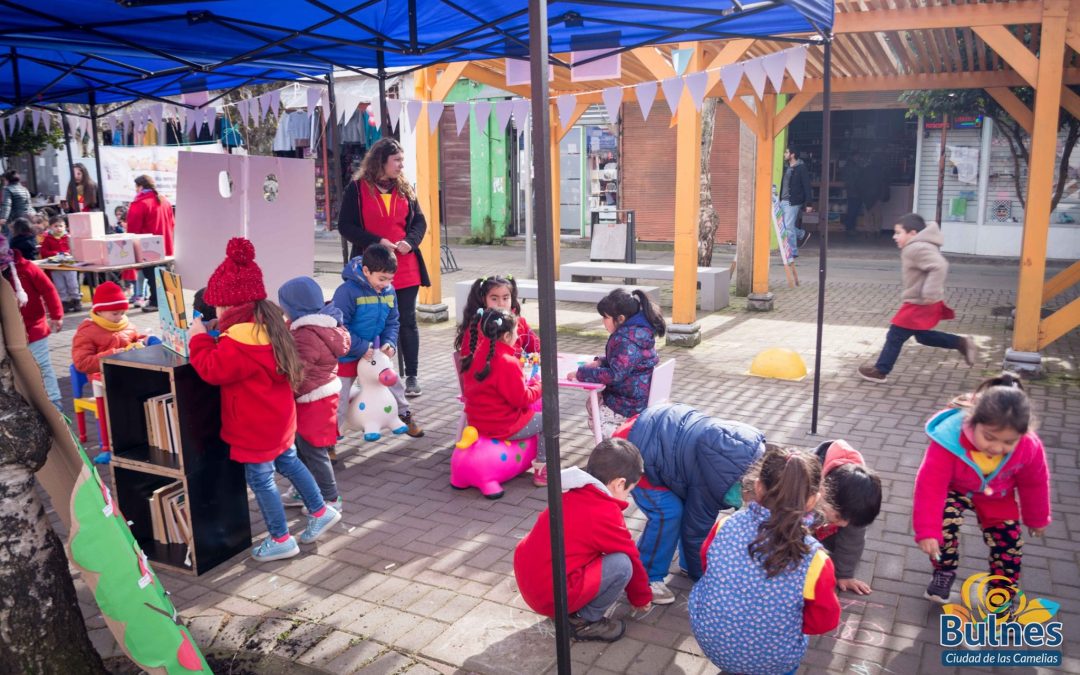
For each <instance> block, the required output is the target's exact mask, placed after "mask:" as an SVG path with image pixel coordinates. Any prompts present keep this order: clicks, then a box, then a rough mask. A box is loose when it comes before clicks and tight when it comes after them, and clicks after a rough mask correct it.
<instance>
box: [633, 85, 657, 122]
mask: <svg viewBox="0 0 1080 675" xmlns="http://www.w3.org/2000/svg"><path fill="white" fill-rule="evenodd" d="M634 90H635V91H636V92H637V102H638V106H639V107H640V108H641V116H642V118H644V119H645V120H648V119H649V111H650V110H652V104H653V101H655V100H656V83H655V82H642V83H641V84H639V85H638V86H636V87H634Z"/></svg>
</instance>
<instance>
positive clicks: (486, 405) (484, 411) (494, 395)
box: [461, 340, 540, 438]
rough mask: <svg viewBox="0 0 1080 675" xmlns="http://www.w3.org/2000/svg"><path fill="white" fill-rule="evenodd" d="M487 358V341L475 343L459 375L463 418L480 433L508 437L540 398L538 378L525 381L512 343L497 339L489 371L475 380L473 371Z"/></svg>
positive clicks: (524, 422)
mask: <svg viewBox="0 0 1080 675" xmlns="http://www.w3.org/2000/svg"><path fill="white" fill-rule="evenodd" d="M488 344H490V342H489V343H488ZM487 360H488V345H484V346H482V347H478V348H477V350H476V357H475V358H474V359H473V363H472V367H470V368H469V372H467V373H465V374H464V375H463V376H462V378H461V387H462V393H463V395H464V396H465V418H466V419H467V420H468V421H469V424H470V425H472V426H474V427H476V430H477V431H479V432H480V434H481V435H483V436H487V437H488V438H509V437H510V436H513V435H514V434H515V433H517V432H518V431H521V429H522V428H523V427H524V426H525V425H526V424H528V423H529V420H531V419H532V417H533V415H535V414H536V413H535V412H534V411H533V410H532V408H531V407H530V406H532V404H533V403H535V402H536V401H538V400H539V399H540V381H539V380H532V381H530V382H529V383H527V384H526V382H525V374H524V373H523V372H522V370H521V363H520V362H519V361H518V359H517V356H515V355H514V347H513V346H512V345H508V344H506V343H505V342H503V341H501V340H497V341H496V342H495V354H494V355H493V356H492V359H491V372H489V373H488V376H487V377H486V378H484V379H483V381H480V382H478V381H477V380H476V373H479V372H480V371H481V370H483V369H484V367H485V366H486V365H487Z"/></svg>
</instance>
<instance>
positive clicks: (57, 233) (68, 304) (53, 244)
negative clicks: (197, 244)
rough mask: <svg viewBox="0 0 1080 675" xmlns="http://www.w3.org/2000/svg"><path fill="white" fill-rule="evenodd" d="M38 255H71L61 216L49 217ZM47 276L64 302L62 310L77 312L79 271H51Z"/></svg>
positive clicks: (79, 294)
mask: <svg viewBox="0 0 1080 675" xmlns="http://www.w3.org/2000/svg"><path fill="white" fill-rule="evenodd" d="M38 255H40V256H41V257H42V258H51V257H53V256H56V255H66V256H69V257H70V256H71V237H69V236H68V233H67V221H65V220H64V217H63V216H53V217H52V218H50V219H49V229H48V231H47V232H46V233H45V237H44V239H42V240H41V248H40V249H39V251H38ZM49 278H50V279H52V282H53V284H54V285H55V286H56V291H57V292H58V293H59V294H60V300H61V301H63V303H64V310H65V311H70V312H77V311H79V310H80V309H82V289H80V288H79V273H78V272H76V271H74V270H69V271H63V272H61V271H52V272H49Z"/></svg>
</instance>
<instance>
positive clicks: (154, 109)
mask: <svg viewBox="0 0 1080 675" xmlns="http://www.w3.org/2000/svg"><path fill="white" fill-rule="evenodd" d="M164 108H165V106H163V105H162V104H160V103H155V104H154V105H152V106H150V121H151V122H153V124H154V130H155V131H157V132H158V134H164V131H162V129H161V115H162V113H163V112H164ZM158 141H159V142H161V143H164V142H165V138H164V136H161V137H159V138H158Z"/></svg>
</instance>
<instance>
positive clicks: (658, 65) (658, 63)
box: [630, 47, 675, 80]
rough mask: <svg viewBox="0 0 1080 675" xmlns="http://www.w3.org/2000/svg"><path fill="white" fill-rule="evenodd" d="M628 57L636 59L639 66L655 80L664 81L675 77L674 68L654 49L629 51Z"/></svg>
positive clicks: (645, 48)
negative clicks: (643, 67)
mask: <svg viewBox="0 0 1080 675" xmlns="http://www.w3.org/2000/svg"><path fill="white" fill-rule="evenodd" d="M630 56H632V57H634V58H635V59H637V60H638V61H639V62H640V63H641V65H643V66H645V68H646V69H647V70H648V71H649V72H650V73H651V74H652V76H653V77H655V78H656V79H657V80H666V79H668V78H669V77H675V68H674V66H672V65H671V63H670V62H668V60H667V59H666V58H664V55H663V54H662V53H660V50H659V49H657V48H656V47H638V48H637V49H631V50H630Z"/></svg>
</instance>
